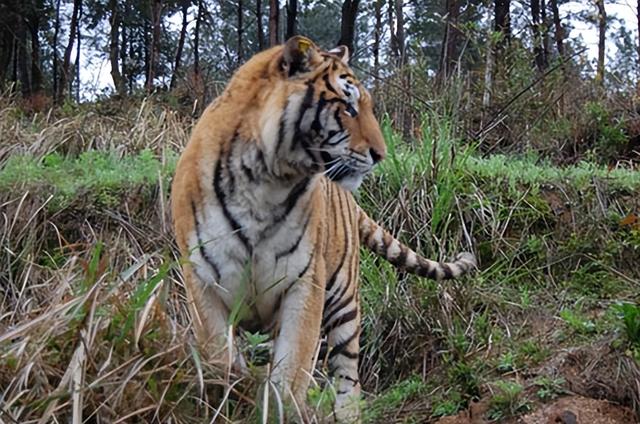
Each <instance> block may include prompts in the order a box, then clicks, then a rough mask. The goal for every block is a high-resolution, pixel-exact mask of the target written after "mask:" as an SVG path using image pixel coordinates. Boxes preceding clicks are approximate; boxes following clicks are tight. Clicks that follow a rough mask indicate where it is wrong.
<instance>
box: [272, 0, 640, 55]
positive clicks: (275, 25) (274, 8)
mask: <svg viewBox="0 0 640 424" xmlns="http://www.w3.org/2000/svg"><path fill="white" fill-rule="evenodd" d="M638 1H640V0H638ZM279 15H280V9H279V8H278V0H269V47H273V46H276V45H278V44H279V43H280V39H279V37H278V28H279V25H278V24H279V20H280V19H279Z"/></svg>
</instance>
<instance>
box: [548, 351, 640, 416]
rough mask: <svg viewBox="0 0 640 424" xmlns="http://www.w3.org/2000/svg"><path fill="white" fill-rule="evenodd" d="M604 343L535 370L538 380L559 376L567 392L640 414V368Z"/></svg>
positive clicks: (560, 356)
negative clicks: (609, 403)
mask: <svg viewBox="0 0 640 424" xmlns="http://www.w3.org/2000/svg"><path fill="white" fill-rule="evenodd" d="M611 344H612V340H611V339H605V340H602V341H600V342H598V343H594V344H593V345H591V346H588V347H582V348H576V349H568V350H564V351H561V352H559V354H557V355H556V356H555V357H554V358H553V359H552V360H550V361H548V362H547V363H546V364H544V365H543V366H542V367H540V368H539V369H538V370H537V374H538V375H540V376H551V377H556V376H562V377H563V378H564V379H565V380H566V382H567V384H566V388H567V389H568V391H569V392H571V393H575V394H578V395H582V396H585V397H589V398H596V399H606V400H608V401H611V402H615V403H618V404H621V405H627V406H630V407H633V408H635V409H636V410H638V411H640V408H639V406H640V367H639V365H638V364H637V363H636V362H635V361H634V360H633V359H631V358H630V357H628V356H626V355H625V354H624V352H621V350H620V349H614V348H612V347H611Z"/></svg>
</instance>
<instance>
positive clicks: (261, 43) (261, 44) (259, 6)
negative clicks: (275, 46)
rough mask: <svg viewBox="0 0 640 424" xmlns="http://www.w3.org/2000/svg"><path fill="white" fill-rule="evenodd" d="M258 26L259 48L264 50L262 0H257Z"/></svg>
mask: <svg viewBox="0 0 640 424" xmlns="http://www.w3.org/2000/svg"><path fill="white" fill-rule="evenodd" d="M256 28H257V36H258V50H260V51H262V50H264V27H263V26H262V0H256Z"/></svg>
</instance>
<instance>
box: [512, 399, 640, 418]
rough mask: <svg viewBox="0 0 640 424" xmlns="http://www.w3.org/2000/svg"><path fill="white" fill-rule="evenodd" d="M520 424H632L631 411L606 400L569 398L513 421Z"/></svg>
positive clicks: (632, 415)
mask: <svg viewBox="0 0 640 424" xmlns="http://www.w3.org/2000/svg"><path fill="white" fill-rule="evenodd" d="M515 422H516V423H522V424H627V423H629V424H632V423H637V422H638V421H637V420H636V418H635V416H634V414H633V411H631V410H630V409H629V408H625V407H623V406H619V405H614V404H612V403H610V402H607V401H606V400H597V399H589V398H585V397H582V396H570V397H564V398H561V399H558V400H556V401H555V402H552V403H549V404H546V405H543V406H542V407H541V408H540V409H538V410H537V411H535V412H533V413H531V414H528V415H525V416H523V417H521V418H519V419H517V420H516V421H515Z"/></svg>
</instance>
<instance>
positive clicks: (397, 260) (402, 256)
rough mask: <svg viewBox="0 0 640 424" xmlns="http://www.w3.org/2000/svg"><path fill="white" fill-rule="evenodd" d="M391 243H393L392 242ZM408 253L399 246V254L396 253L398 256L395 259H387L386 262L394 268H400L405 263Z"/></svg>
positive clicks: (404, 248) (405, 248) (403, 247)
mask: <svg viewBox="0 0 640 424" xmlns="http://www.w3.org/2000/svg"><path fill="white" fill-rule="evenodd" d="M391 243H393V241H392V242H391ZM387 251H389V248H388V247H387ZM408 253H409V251H408V250H407V247H406V246H404V245H402V244H400V253H398V256H396V257H395V258H387V260H388V261H389V263H390V264H391V265H393V266H395V267H402V266H404V264H405V263H406V262H407V254H408Z"/></svg>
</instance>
